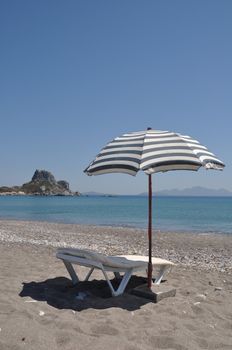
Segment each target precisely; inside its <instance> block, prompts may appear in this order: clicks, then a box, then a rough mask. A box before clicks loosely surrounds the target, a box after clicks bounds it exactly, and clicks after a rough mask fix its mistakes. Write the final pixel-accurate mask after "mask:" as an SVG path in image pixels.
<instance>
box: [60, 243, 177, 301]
mask: <svg viewBox="0 0 232 350" xmlns="http://www.w3.org/2000/svg"><path fill="white" fill-rule="evenodd" d="M56 257H57V258H58V259H61V260H62V261H63V263H64V265H65V267H66V269H67V271H68V273H69V275H70V277H71V279H72V283H73V284H74V285H75V284H77V283H78V282H79V281H80V279H79V277H78V274H77V272H76V270H75V269H74V267H73V264H75V265H80V266H85V267H87V268H89V269H90V270H89V271H88V273H87V275H86V276H85V278H84V281H88V280H89V278H90V276H91V275H92V273H93V271H94V270H95V269H97V270H101V271H102V273H103V275H104V277H105V279H106V282H107V284H108V286H109V288H110V291H111V294H112V296H114V297H115V296H118V295H121V294H122V293H124V291H125V288H126V286H127V284H128V282H129V280H130V278H131V276H132V274H134V273H135V272H138V271H147V263H146V262H145V261H140V263H141V264H140V265H138V262H137V266H133V267H126V266H122V267H114V266H108V265H105V264H103V263H101V262H99V261H95V260H93V259H88V258H84V257H79V256H75V255H70V254H66V253H65V249H64V250H63V251H62V250H61V251H59V250H58V251H57V254H56ZM128 257H129V256H126V257H124V256H120V258H127V259H128ZM163 261H164V260H163ZM128 262H129V263H133V262H135V260H134V259H133V260H132V261H130V260H128ZM170 264H171V263H170ZM170 264H168V265H167V264H161V265H159V266H158V267H159V272H158V275H157V277H156V278H155V279H154V283H155V284H160V282H161V280H162V279H163V277H164V274H165V273H166V272H167V271H168V270H169V269H170V268H171V265H170ZM135 265H136V264H135ZM156 267H157V266H156ZM107 272H113V273H114V275H115V278H116V279H117V280H118V282H119V286H118V288H117V289H115V288H114V287H113V285H112V283H111V281H110V279H109V277H108V274H107ZM121 273H122V274H123V275H122V276H121Z"/></svg>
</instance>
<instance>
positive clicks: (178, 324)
mask: <svg viewBox="0 0 232 350" xmlns="http://www.w3.org/2000/svg"><path fill="white" fill-rule="evenodd" d="M0 242H1V243H0V259H1V274H0V278H1V284H0V289H1V292H0V349H1V350H9V349H10V350H13V349H14V350H18V349H30V350H33V349H36V350H40V349H51V350H55V349H64V350H66V349H67V350H76V349H86V350H88V349H91V350H94V349H108V348H110V347H112V348H114V349H120V350H121V349H122V350H139V349H141V350H142V349H143V350H146V349H179V350H185V349H186V350H188V349H192V350H196V349H231V348H232V302H231V300H232V298H231V297H232V259H231V255H232V237H230V236H227V235H216V234H214V235H213V234H212V235H207V234H204V233H202V234H198V235H195V234H189V233H161V232H155V235H154V242H153V256H157V257H161V258H165V259H169V260H170V261H172V262H174V263H175V264H176V266H175V268H174V269H173V270H172V272H171V273H170V274H169V275H168V276H167V280H166V281H165V282H164V283H165V284H167V285H169V286H172V287H175V288H176V296H175V297H172V298H166V299H164V300H162V301H160V302H159V303H157V304H154V303H152V302H150V301H149V300H147V299H144V298H140V297H136V296H134V295H132V294H131V293H130V291H131V289H132V288H133V287H134V286H135V285H137V284H139V283H142V281H143V277H144V276H142V275H140V276H135V277H134V278H132V280H131V283H130V284H129V286H128V289H127V292H126V293H125V294H124V295H122V296H119V297H116V298H112V297H110V294H109V291H108V288H107V286H106V283H105V281H104V280H103V278H102V275H101V273H100V272H95V273H94V274H93V276H92V278H91V281H90V282H87V283H85V284H82V286H81V287H80V286H79V287H72V285H71V282H70V278H69V276H68V274H67V272H66V270H65V268H64V266H63V264H62V262H61V261H59V260H58V259H56V257H55V252H56V248H57V247H65V246H66V247H68V246H71V247H78V248H88V249H93V250H96V251H98V252H102V253H106V254H111V255H112V254H138V255H147V237H146V231H144V230H140V229H132V228H118V227H94V226H83V225H71V224H55V223H45V222H23V221H7V220H1V221H0ZM80 272H81V275H84V272H85V270H84V268H81V271H80ZM80 288H82V289H84V290H85V291H86V290H88V294H87V297H86V298H85V299H84V300H80V299H78V298H77V295H78V291H79V290H80Z"/></svg>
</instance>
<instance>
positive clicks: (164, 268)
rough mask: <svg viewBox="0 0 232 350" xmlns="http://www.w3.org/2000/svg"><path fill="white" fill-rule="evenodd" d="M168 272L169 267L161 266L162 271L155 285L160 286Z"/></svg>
mask: <svg viewBox="0 0 232 350" xmlns="http://www.w3.org/2000/svg"><path fill="white" fill-rule="evenodd" d="M166 271H167V266H160V270H159V273H158V275H157V277H156V278H155V282H154V284H160V282H161V281H162V279H163V277H164V274H165V272H166Z"/></svg>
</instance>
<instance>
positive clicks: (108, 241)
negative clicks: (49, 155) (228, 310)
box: [0, 219, 232, 273]
mask: <svg viewBox="0 0 232 350" xmlns="http://www.w3.org/2000/svg"><path fill="white" fill-rule="evenodd" d="M0 242H1V243H3V244H4V243H5V244H27V245H28V244H30V245H34V246H48V247H53V248H57V247H68V246H69V247H73V248H80V249H92V250H96V251H99V252H101V253H105V254H107V255H122V254H132V255H133V254H135V255H145V256H147V249H148V247H147V243H148V242H147V230H145V229H139V228H128V227H127V228H125V227H117V226H96V225H80V224H63V223H54V222H53V223H51V222H46V221H43V222H42V221H23V220H2V219H0ZM231 255H232V236H230V235H229V234H228V235H226V234H207V233H202V234H199V233H194V232H193V233H190V232H187V233H186V232H161V231H153V256H156V257H160V258H163V259H168V260H170V261H172V262H174V263H178V264H180V265H183V266H190V267H194V268H199V269H203V270H216V271H220V272H226V273H232V259H231Z"/></svg>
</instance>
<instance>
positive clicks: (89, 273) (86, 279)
mask: <svg viewBox="0 0 232 350" xmlns="http://www.w3.org/2000/svg"><path fill="white" fill-rule="evenodd" d="M93 270H94V267H92V268H91V269H90V270H89V272H88V273H87V275H86V277H85V281H88V280H89V277H90V276H91V275H92V272H93Z"/></svg>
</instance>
